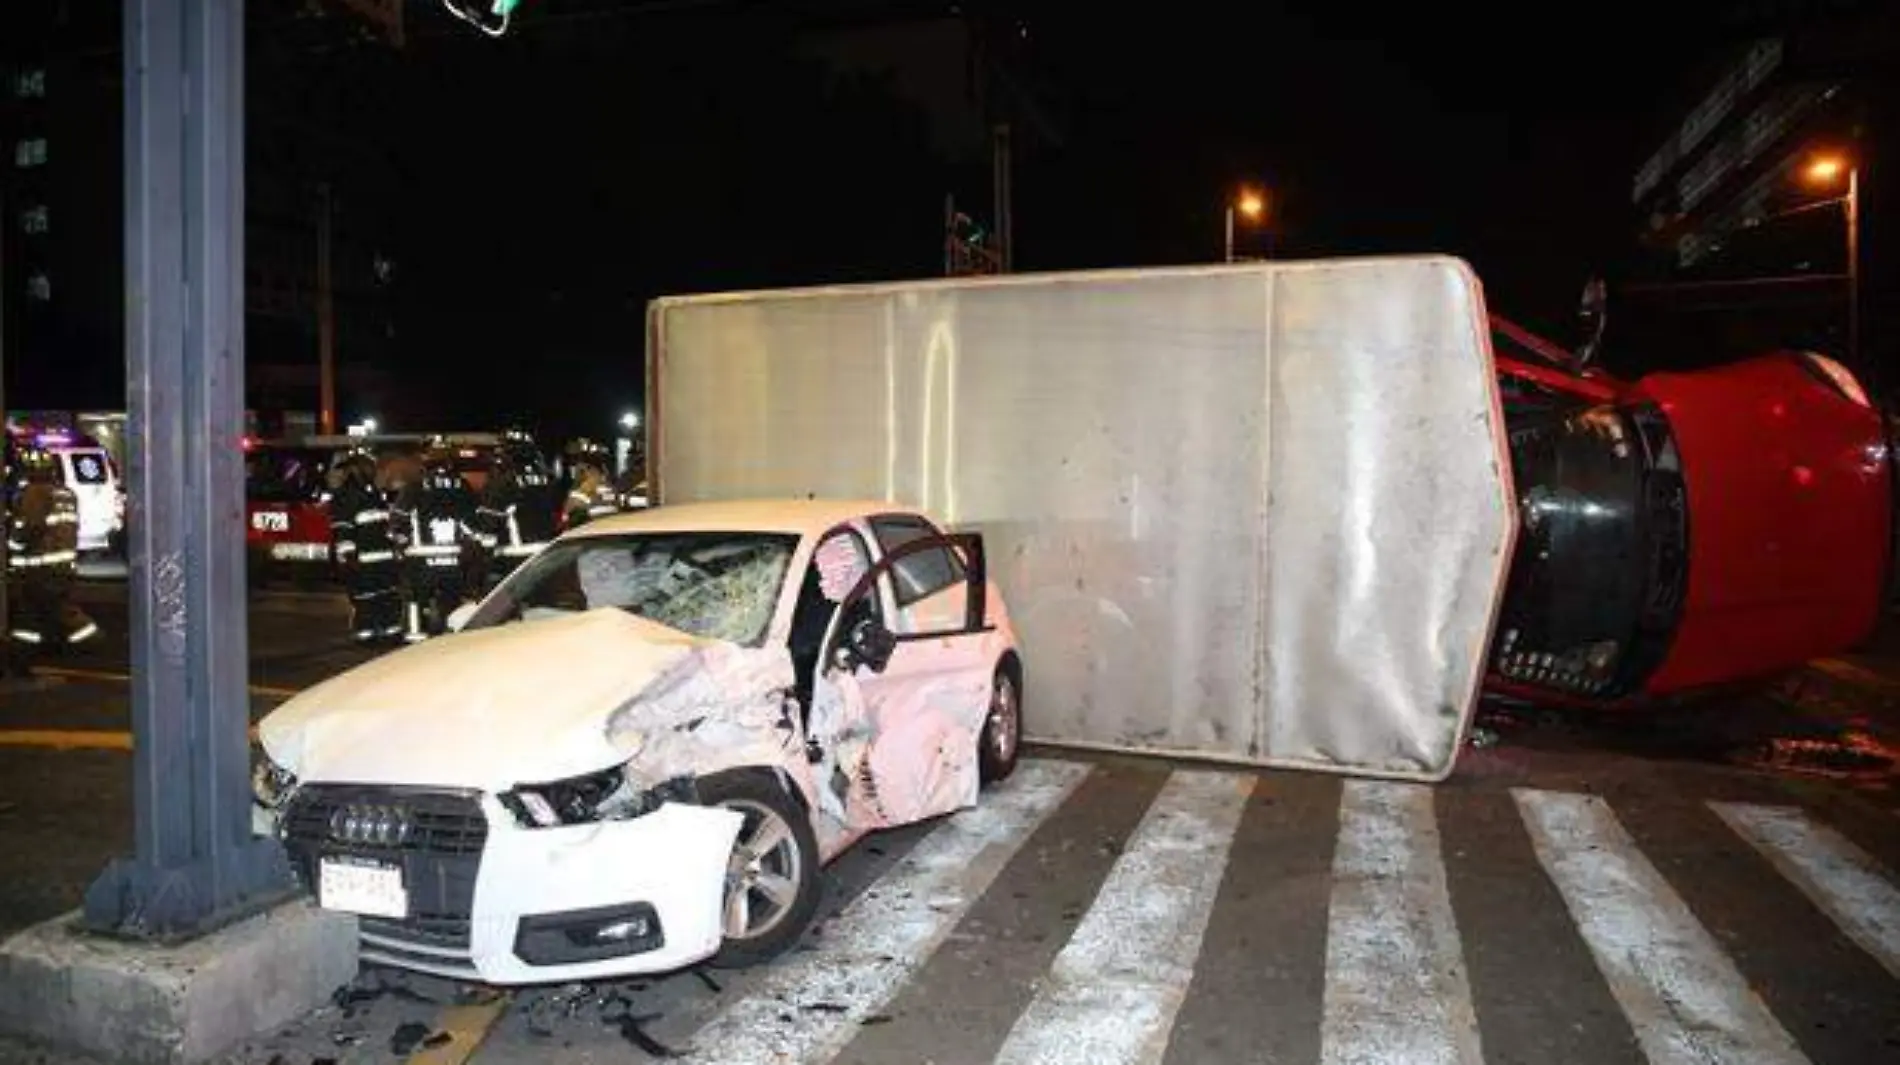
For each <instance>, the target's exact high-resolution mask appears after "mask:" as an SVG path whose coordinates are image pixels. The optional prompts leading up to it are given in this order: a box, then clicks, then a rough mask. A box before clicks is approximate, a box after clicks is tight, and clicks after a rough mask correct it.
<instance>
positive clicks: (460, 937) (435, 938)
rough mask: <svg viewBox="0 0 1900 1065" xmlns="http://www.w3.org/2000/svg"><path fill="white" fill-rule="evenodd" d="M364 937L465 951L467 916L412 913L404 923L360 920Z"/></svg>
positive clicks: (384, 918)
mask: <svg viewBox="0 0 1900 1065" xmlns="http://www.w3.org/2000/svg"><path fill="white" fill-rule="evenodd" d="M359 923H360V925H361V927H362V930H363V934H364V935H369V936H381V937H382V938H384V939H393V940H400V941H402V942H405V943H410V944H414V945H416V946H422V947H436V948H439V949H443V950H467V949H468V947H469V923H468V918H467V917H457V916H453V915H445V914H434V913H413V914H410V915H409V918H408V920H404V921H392V920H389V919H388V918H386V917H364V918H362V919H361V920H360V922H359Z"/></svg>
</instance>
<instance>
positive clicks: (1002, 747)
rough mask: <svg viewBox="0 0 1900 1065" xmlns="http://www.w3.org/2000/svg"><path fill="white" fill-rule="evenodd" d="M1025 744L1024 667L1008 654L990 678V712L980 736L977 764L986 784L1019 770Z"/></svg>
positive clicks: (1002, 778)
mask: <svg viewBox="0 0 1900 1065" xmlns="http://www.w3.org/2000/svg"><path fill="white" fill-rule="evenodd" d="M1022 745H1023V668H1022V666H1021V665H1020V664H1019V663H1018V662H1017V661H1016V659H1015V658H1013V657H1011V658H1005V659H1003V662H1002V664H1001V665H999V666H997V667H996V679H995V680H993V681H991V682H990V712H989V715H988V716H987V717H985V718H984V719H983V734H982V735H981V736H980V737H979V738H978V739H977V766H978V768H979V769H980V770H981V772H982V777H981V779H982V781H983V783H985V784H994V783H996V782H997V781H999V780H1007V779H1008V778H1009V775H1010V774H1011V773H1014V772H1015V771H1016V759H1017V757H1018V756H1019V755H1020V754H1021V753H1022Z"/></svg>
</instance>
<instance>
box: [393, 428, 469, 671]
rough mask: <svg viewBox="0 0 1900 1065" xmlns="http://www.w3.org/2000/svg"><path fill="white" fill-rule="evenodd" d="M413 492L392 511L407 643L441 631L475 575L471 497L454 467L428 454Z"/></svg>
mask: <svg viewBox="0 0 1900 1065" xmlns="http://www.w3.org/2000/svg"><path fill="white" fill-rule="evenodd" d="M414 488H415V491H414V493H413V505H411V506H407V507H402V508H401V509H400V510H399V512H398V520H399V522H400V523H401V525H402V526H403V527H402V528H401V530H400V533H401V539H402V540H403V542H404V543H403V547H402V553H403V577H404V579H405V580H406V582H407V583H408V586H409V606H408V611H407V613H408V617H407V619H406V623H405V629H404V632H403V639H405V640H407V641H409V642H411V643H415V642H419V641H421V640H425V639H428V638H429V637H431V636H438V635H440V634H441V633H442V632H443V630H444V629H445V628H446V627H447V622H448V616H449V614H450V613H452V612H453V611H454V610H455V608H456V607H457V606H460V605H461V603H462V601H463V600H464V599H465V598H467V597H468V595H469V593H470V591H471V590H472V585H471V582H470V580H469V576H470V574H471V573H472V572H478V571H479V568H478V567H479V560H480V558H481V554H480V549H481V543H480V540H479V538H478V536H479V534H478V533H477V530H476V528H475V526H476V524H477V520H476V514H475V493H474V492H472V491H470V490H469V487H468V482H467V481H465V480H463V479H462V475H461V474H460V473H457V472H456V470H455V466H454V464H453V463H451V462H450V461H448V460H447V459H446V458H443V457H441V456H435V455H431V456H429V457H428V458H427V459H426V460H425V461H424V464H423V472H422V479H421V480H420V481H419V482H418V483H417V484H416V485H415V486H414Z"/></svg>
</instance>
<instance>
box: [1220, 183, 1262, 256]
mask: <svg viewBox="0 0 1900 1065" xmlns="http://www.w3.org/2000/svg"><path fill="white" fill-rule="evenodd" d="M1236 213H1238V214H1239V215H1240V216H1241V217H1242V218H1245V219H1246V220H1247V221H1248V222H1250V223H1256V224H1257V223H1258V222H1259V221H1260V220H1261V219H1262V218H1264V217H1266V214H1267V198H1266V196H1265V195H1264V194H1263V193H1260V192H1258V191H1256V190H1254V189H1242V190H1241V192H1240V196H1239V197H1238V198H1237V199H1235V200H1234V201H1233V202H1231V203H1229V204H1228V205H1227V261H1228V262H1230V263H1231V262H1233V261H1234V215H1235V214H1236Z"/></svg>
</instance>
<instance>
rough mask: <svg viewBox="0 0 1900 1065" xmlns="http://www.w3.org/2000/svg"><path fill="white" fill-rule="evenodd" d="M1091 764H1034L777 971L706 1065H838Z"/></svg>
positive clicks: (705, 1032)
mask: <svg viewBox="0 0 1900 1065" xmlns="http://www.w3.org/2000/svg"><path fill="white" fill-rule="evenodd" d="M1088 773H1089V767H1088V766H1087V765H1085V764H1083V763H1081V762H1062V761H1045V760H1029V759H1025V760H1024V761H1023V763H1022V764H1021V765H1020V766H1019V767H1018V768H1017V770H1016V773H1015V775H1014V776H1012V777H1011V778H1010V779H1009V780H1008V781H1007V782H1005V783H1003V784H1001V785H999V786H998V787H996V788H995V789H994V790H992V791H990V792H988V793H986V794H984V795H983V797H982V799H981V800H979V802H978V804H977V805H976V806H975V807H974V808H972V809H969V810H965V811H963V812H962V813H959V814H957V815H955V816H954V817H951V818H950V819H948V820H947V821H945V822H944V823H943V824H941V825H939V826H938V827H937V828H936V830H935V831H933V832H931V833H930V835H929V836H927V837H925V838H924V840H923V841H922V842H920V843H918V844H917V846H916V847H915V848H913V849H912V850H911V852H910V853H909V854H908V855H906V856H905V858H904V860H903V861H901V862H899V863H898V864H897V866H896V868H894V869H893V870H891V871H890V872H888V873H886V874H885V875H884V876H882V877H880V878H879V879H878V881H877V883H875V884H872V885H871V886H870V887H869V888H867V889H865V891H864V893H863V894H862V895H859V896H858V897H857V898H856V899H853V900H852V902H851V904H850V905H849V906H847V907H846V908H845V910H844V912H843V913H841V914H839V915H838V917H837V919H836V920H833V921H832V922H831V923H830V924H828V925H827V926H826V927H825V934H824V944H823V949H822V950H821V951H818V952H816V953H811V954H793V955H791V956H790V957H789V958H788V959H787V960H784V961H781V962H779V963H778V964H775V965H774V966H772V967H771V968H770V969H767V970H765V971H764V973H763V974H762V976H761V978H760V979H759V980H758V981H757V982H756V983H754V984H753V986H752V988H751V990H750V992H749V993H748V994H747V995H746V996H745V997H744V998H741V999H739V1000H737V1001H735V1002H734V1003H733V1004H732V1005H730V1006H728V1007H727V1008H726V1009H725V1010H723V1011H721V1012H720V1014H719V1015H718V1016H716V1017H714V1018H713V1019H712V1020H711V1021H709V1022H708V1023H707V1024H706V1026H705V1027H703V1028H701V1029H700V1030H699V1032H698V1033H697V1034H695V1035H694V1036H693V1045H694V1046H695V1047H697V1048H698V1049H697V1050H695V1051H694V1053H693V1061H694V1062H695V1063H712V1065H717V1063H723V1062H731V1063H733V1065H757V1063H759V1062H773V1063H776V1065H791V1063H793V1062H822V1061H829V1060H830V1059H831V1058H832V1056H833V1055H835V1054H837V1053H838V1051H840V1050H842V1049H844V1046H845V1044H847V1043H849V1042H850V1041H851V1038H852V1037H853V1036H854V1035H856V1034H857V1031H858V1027H859V1025H860V1024H862V1023H863V1021H864V1019H865V1018H866V1017H869V1016H871V1015H872V1014H874V1013H876V1012H877V1011H878V1010H879V1009H881V1008H883V1006H884V1005H885V1004H886V1003H888V1002H889V1001H890V1000H891V999H892V998H893V997H895V996H896V994H897V992H898V990H899V989H900V988H902V987H903V985H904V983H905V981H907V980H909V979H910V976H911V974H912V973H914V972H916V971H917V969H918V968H919V967H921V966H922V965H923V964H924V962H926V961H928V960H929V958H930V955H931V954H932V953H934V952H935V951H936V949H937V947H938V945H939V944H941V943H942V942H943V940H944V938H945V937H947V936H948V935H949V934H950V931H951V929H953V928H955V927H956V925H957V922H958V921H960V920H962V919H963V915H964V914H965V913H967V912H969V909H970V907H971V905H973V904H974V903H975V902H976V900H977V899H978V898H979V897H981V896H982V894H983V893H984V892H985V891H987V890H989V886H990V884H991V883H992V882H993V881H995V879H996V875H997V874H998V873H1000V872H1002V869H1003V866H1004V865H1005V864H1007V863H1008V861H1009V859H1010V857H1011V856H1012V855H1014V854H1015V853H1016V851H1017V849H1018V848H1020V847H1021V846H1022V844H1023V841H1024V840H1026V839H1028V838H1029V834H1030V833H1031V832H1032V831H1034V830H1035V828H1036V826H1037V825H1039V824H1041V823H1042V821H1043V819H1044V818H1046V817H1048V816H1049V814H1050V813H1052V812H1054V811H1055V809H1056V808H1057V807H1059V806H1061V805H1062V803H1063V802H1064V801H1065V800H1067V799H1068V797H1069V795H1070V794H1071V793H1072V792H1074V790H1075V788H1076V786H1077V785H1078V784H1080V783H1082V778H1083V777H1085V776H1087V775H1088Z"/></svg>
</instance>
